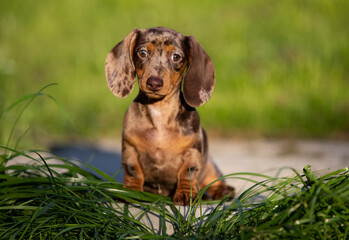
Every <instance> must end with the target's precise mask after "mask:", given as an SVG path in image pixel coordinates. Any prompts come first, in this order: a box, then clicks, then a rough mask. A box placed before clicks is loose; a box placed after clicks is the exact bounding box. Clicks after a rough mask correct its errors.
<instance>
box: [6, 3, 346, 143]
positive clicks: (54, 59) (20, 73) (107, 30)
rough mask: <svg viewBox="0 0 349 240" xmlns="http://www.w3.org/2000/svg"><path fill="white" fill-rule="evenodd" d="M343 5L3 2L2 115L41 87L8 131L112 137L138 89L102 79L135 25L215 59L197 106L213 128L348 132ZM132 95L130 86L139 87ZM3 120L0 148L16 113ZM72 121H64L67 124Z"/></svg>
mask: <svg viewBox="0 0 349 240" xmlns="http://www.w3.org/2000/svg"><path fill="white" fill-rule="evenodd" d="M348 12H349V1H348V0H336V1H329V0H312V1H310V0H294V1H275V0H265V1H261V0H249V1H245V0H239V1H232V0H215V1H205V0H195V1H188V0H177V1H163V0H162V1H156V0H148V1H111V0H110V1H97V0H95V1H92V0H60V1H47V0H36V1H30V0H27V1H23V0H7V1H6V0H3V1H1V2H0V83H1V86H0V110H1V111H3V110H4V109H6V107H7V106H9V105H10V104H11V103H13V102H15V101H16V100H17V99H19V98H20V97H23V96H24V95H27V94H30V93H34V92H36V91H37V90H38V89H40V88H41V87H43V86H45V85H47V84H50V83H59V85H57V86H52V87H50V88H48V89H47V90H45V93H47V94H50V95H51V96H53V97H54V98H55V99H56V100H57V102H58V103H59V104H60V106H61V107H62V108H63V109H64V110H65V111H66V112H67V113H68V115H69V116H70V119H69V118H67V117H66V115H65V114H64V112H62V110H61V108H60V107H59V106H57V104H56V103H55V102H54V101H52V100H50V99H49V98H47V97H45V96H41V97H39V98H37V99H35V101H33V103H32V104H31V105H30V107H29V108H28V109H27V110H26V111H25V112H24V114H23V116H22V117H21V119H20V121H19V123H18V124H17V127H16V130H15V132H14V139H16V138H18V137H20V136H21V134H23V132H25V130H26V129H27V128H28V127H30V130H29V131H28V133H27V135H26V137H25V138H24V139H25V143H30V142H31V143H33V142H35V143H36V144H39V145H45V143H47V142H50V141H60V140H63V141H64V140H67V139H76V138H78V139H79V138H85V137H86V135H85V134H84V133H82V132H81V131H80V130H79V128H82V129H85V130H86V132H87V133H88V135H89V136H88V137H87V138H89V137H91V136H92V137H93V138H97V139H98V138H104V137H108V138H109V137H115V138H117V137H120V131H121V128H122V116H123V114H124V112H125V110H126V108H127V106H128V105H129V104H130V102H131V101H132V100H133V98H134V97H135V95H136V91H134V92H133V93H132V95H131V96H129V97H128V98H126V99H117V98H116V97H114V95H113V94H112V93H111V92H109V90H108V88H107V85H106V81H105V77H104V62H105V57H106V55H107V53H108V51H109V50H110V49H111V48H112V47H113V46H114V45H115V44H117V43H118V42H119V41H121V40H122V39H123V38H124V37H125V36H126V35H127V34H128V33H130V32H131V31H132V29H133V28H148V27H154V26H166V27H170V28H173V29H175V30H177V31H178V32H181V33H183V34H185V35H193V36H195V38H196V39H197V40H198V42H199V43H200V44H201V46H202V47H203V48H204V49H205V51H206V52H207V53H208V54H209V55H210V57H211V58H212V60H213V62H214V65H215V69H216V86H215V91H214V94H213V96H212V98H211V100H210V101H209V102H207V103H206V104H205V105H204V106H202V107H200V108H199V109H198V110H199V112H200V114H201V119H202V124H203V125H204V127H205V128H206V129H207V130H208V132H209V133H210V134H211V135H216V136H247V137H261V136H263V137H264V136H266V137H301V138H347V137H348V136H349V134H348V133H349V17H348ZM136 90H137V89H136ZM22 106H23V104H22V105H21V106H17V107H16V108H15V109H13V110H12V111H11V112H9V113H6V115H4V116H3V118H2V119H1V126H0V138H1V142H2V143H4V142H5V141H6V140H7V137H8V136H9V131H10V127H11V126H12V124H13V122H14V119H15V118H16V116H17V114H18V113H19V110H20V108H21V107H22ZM72 122H73V123H72Z"/></svg>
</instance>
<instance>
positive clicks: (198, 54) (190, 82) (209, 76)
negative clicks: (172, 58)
mask: <svg viewBox="0 0 349 240" xmlns="http://www.w3.org/2000/svg"><path fill="white" fill-rule="evenodd" d="M186 42H187V46H188V48H189V58H188V63H189V66H188V69H187V72H186V74H185V76H184V80H183V95H184V99H185V101H186V102H187V104H189V105H190V106H191V107H199V106H201V105H202V104H204V103H205V102H207V101H208V99H209V98H210V97H211V94H212V92H213V87H214V83H215V73H214V67H213V63H212V60H211V59H210V57H209V56H208V55H207V53H206V52H205V51H204V50H203V49H202V48H201V46H200V45H199V43H198V42H197V41H196V40H195V38H194V37H193V36H190V37H186Z"/></svg>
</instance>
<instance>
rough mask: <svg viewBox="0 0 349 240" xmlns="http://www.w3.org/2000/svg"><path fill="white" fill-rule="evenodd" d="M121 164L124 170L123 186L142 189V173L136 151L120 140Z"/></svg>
mask: <svg viewBox="0 0 349 240" xmlns="http://www.w3.org/2000/svg"><path fill="white" fill-rule="evenodd" d="M122 166H123V169H124V172H125V177H124V187H125V188H128V189H133V190H139V191H143V184H144V174H143V170H142V168H141V166H140V165H139V162H138V153H137V151H136V149H135V148H134V147H133V146H131V145H130V144H129V143H127V142H125V141H123V142H122Z"/></svg>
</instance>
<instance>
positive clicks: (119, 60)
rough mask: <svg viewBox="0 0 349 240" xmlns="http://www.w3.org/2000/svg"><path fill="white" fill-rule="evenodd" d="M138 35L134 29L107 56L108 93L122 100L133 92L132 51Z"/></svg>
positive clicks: (134, 71) (134, 73)
mask: <svg viewBox="0 0 349 240" xmlns="http://www.w3.org/2000/svg"><path fill="white" fill-rule="evenodd" d="M138 34H139V30H138V29H134V30H133V31H132V32H131V33H130V34H129V35H128V36H127V37H125V39H124V40H123V41H121V42H119V43H118V44H117V45H116V46H115V47H114V48H113V49H112V50H111V51H110V52H109V53H108V55H107V59H106V61H105V77H106V79H107V83H108V87H109V89H110V91H111V92H112V93H113V94H114V95H115V96H117V97H120V98H124V97H126V96H127V95H129V94H130V93H131V91H132V90H133V87H134V84H135V80H136V70H135V66H134V63H133V49H134V46H135V44H136V39H137V36H138Z"/></svg>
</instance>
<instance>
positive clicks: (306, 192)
mask: <svg viewBox="0 0 349 240" xmlns="http://www.w3.org/2000/svg"><path fill="white" fill-rule="evenodd" d="M3 149H4V148H3ZM6 150H8V151H13V150H11V149H6ZM43 154H44V153H42V152H37V151H28V152H16V151H13V154H12V157H11V158H7V157H6V155H2V159H1V161H2V162H1V165H0V166H1V168H0V239H63V238H69V239H90V238H94V239H118V238H137V239H157V238H161V239H165V238H171V239H203V238H204V239H251V238H256V239H267V238H271V239H285V238H288V239H289V238H293V239H297V238H308V239H309V238H310V239H313V238H317V239H347V237H348V231H349V216H348V212H349V208H348V206H349V205H348V204H349V171H348V169H341V170H338V171H335V172H331V173H328V174H326V175H324V176H318V174H316V173H313V172H312V171H311V170H310V167H309V166H306V167H305V168H304V172H303V174H301V175H300V174H298V173H296V172H295V176H294V177H284V178H271V177H267V176H261V175H258V174H254V173H235V174H231V175H228V176H226V177H227V178H239V179H241V178H245V180H246V181H249V178H251V177H255V176H257V175H258V176H260V177H263V178H264V179H265V180H263V181H260V182H256V183H255V185H254V186H252V187H251V188H249V189H247V190H246V191H245V192H243V193H242V194H241V195H240V196H237V198H236V199H234V200H233V201H232V202H229V201H227V200H222V201H216V202H203V201H202V200H201V199H196V200H193V205H191V206H190V208H191V209H192V210H190V209H189V210H188V211H187V215H183V213H182V212H180V209H179V208H178V207H176V206H174V205H173V203H172V201H171V199H169V198H166V197H161V196H158V195H153V194H150V193H143V192H135V191H130V190H127V189H123V188H122V187H121V186H122V185H121V184H120V183H117V182H115V181H114V180H113V178H111V177H109V176H107V175H106V174H103V173H101V172H100V171H99V172H98V174H102V176H103V177H105V178H106V179H107V181H106V180H101V179H99V178H98V177H96V176H95V175H94V174H91V173H90V172H91V171H86V170H82V169H81V168H80V167H78V166H76V165H74V164H73V163H72V162H70V161H67V160H65V159H62V158H59V157H58V156H52V157H43ZM17 157H21V158H22V159H26V160H27V161H26V162H28V160H30V161H29V163H27V164H21V163H16V164H11V163H12V161H14V159H15V158H17ZM57 160H60V161H61V164H57V163H56V161H57ZM59 170H60V171H59ZM62 170H63V172H62ZM199 195H202V193H200V194H199ZM114 199H124V200H127V201H129V202H133V204H132V205H130V206H128V204H126V205H125V204H124V203H120V202H118V201H115V200H114ZM203 204H215V205H213V207H214V208H213V210H212V211H211V212H209V213H202V214H200V215H199V216H198V215H196V214H195V213H197V212H199V213H200V211H202V210H201V209H202V207H203V206H204V205H203ZM130 208H139V210H138V211H137V213H134V212H132V211H131V210H130ZM149 211H150V212H155V213H157V214H159V215H161V216H162V220H161V222H160V226H161V229H162V231H158V230H155V229H153V228H152V227H151V226H150V225H147V224H145V222H144V221H143V220H144V215H145V214H146V213H147V212H149ZM142 217H143V218H142ZM166 222H167V223H168V224H170V225H171V226H172V228H173V233H170V235H168V231H167V227H168V226H169V225H166V224H165V223H166Z"/></svg>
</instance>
